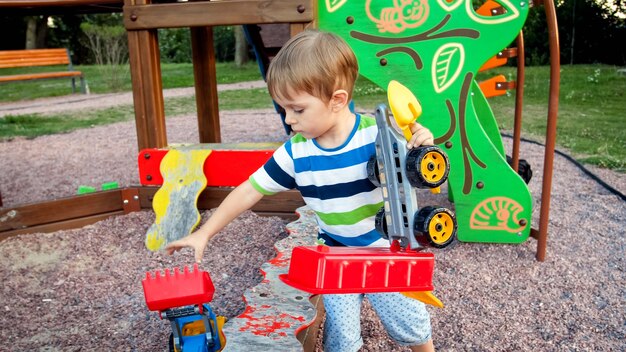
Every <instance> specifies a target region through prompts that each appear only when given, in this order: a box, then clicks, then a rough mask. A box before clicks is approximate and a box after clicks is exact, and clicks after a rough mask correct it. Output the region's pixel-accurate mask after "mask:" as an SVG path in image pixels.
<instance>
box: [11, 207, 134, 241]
mask: <svg viewBox="0 0 626 352" xmlns="http://www.w3.org/2000/svg"><path fill="white" fill-rule="evenodd" d="M115 215H124V212H123V211H114V212H110V213H105V214H98V215H93V216H86V217H82V218H77V219H70V220H65V221H58V222H53V223H50V224H43V225H37V226H31V227H27V228H23V229H17V230H11V231H2V232H0V241H3V240H5V239H7V238H9V237H13V236H17V235H23V234H28V233H39V232H44V233H48V232H56V231H61V230H71V229H77V228H81V227H83V226H87V225H91V224H93V223H96V222H98V221H100V220H104V219H107V218H109V217H111V216H115Z"/></svg>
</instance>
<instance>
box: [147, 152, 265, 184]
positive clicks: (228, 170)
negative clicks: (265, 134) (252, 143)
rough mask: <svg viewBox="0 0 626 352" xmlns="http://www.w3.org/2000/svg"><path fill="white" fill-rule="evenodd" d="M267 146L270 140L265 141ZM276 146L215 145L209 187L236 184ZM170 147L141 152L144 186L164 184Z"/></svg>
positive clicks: (210, 159)
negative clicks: (164, 165) (163, 172)
mask: <svg viewBox="0 0 626 352" xmlns="http://www.w3.org/2000/svg"><path fill="white" fill-rule="evenodd" d="M265 146H267V144H266V145H265ZM274 150H275V149H272V148H268V149H262V150H249V149H241V150H235V149H232V150H231V149H223V150H222V149H213V150H212V152H211V154H210V155H209V156H208V158H207V159H206V161H205V163H204V174H205V176H206V178H207V187H209V186H213V187H236V186H239V185H240V184H241V183H242V182H243V181H245V180H247V179H248V177H250V175H252V173H254V172H255V171H256V170H257V169H258V168H260V167H261V166H263V164H265V162H266V161H267V160H268V159H269V158H270V157H271V156H272V154H273V153H274ZM168 151H169V149H156V148H152V149H144V150H142V151H140V152H139V157H138V164H139V182H140V183H141V184H142V185H143V186H160V185H162V184H163V176H162V175H161V171H160V166H161V160H163V157H164V156H165V154H167V152H168Z"/></svg>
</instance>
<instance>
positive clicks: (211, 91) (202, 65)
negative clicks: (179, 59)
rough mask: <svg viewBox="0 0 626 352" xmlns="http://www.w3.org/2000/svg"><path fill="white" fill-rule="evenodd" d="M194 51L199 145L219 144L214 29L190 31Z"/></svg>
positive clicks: (203, 28) (197, 28)
mask: <svg viewBox="0 0 626 352" xmlns="http://www.w3.org/2000/svg"><path fill="white" fill-rule="evenodd" d="M191 49H192V57H193V75H194V80H195V88H196V107H197V109H198V131H199V134H200V143H220V142H221V132H220V115H219V105H218V100H217V77H216V71H215V49H214V48H213V27H211V26H205V27H191Z"/></svg>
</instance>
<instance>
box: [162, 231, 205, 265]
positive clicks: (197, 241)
mask: <svg viewBox="0 0 626 352" xmlns="http://www.w3.org/2000/svg"><path fill="white" fill-rule="evenodd" d="M208 241H209V239H208V236H206V235H204V234H203V233H201V232H199V231H196V232H194V233H192V234H190V235H189V236H186V237H183V238H181V239H180V240H178V241H174V242H171V243H170V244H168V245H167V246H165V251H167V254H169V255H172V254H174V252H177V251H179V250H181V249H183V248H185V247H190V248H193V250H194V254H195V258H196V263H200V262H201V261H202V255H203V254H204V248H205V247H206V245H207V242H208Z"/></svg>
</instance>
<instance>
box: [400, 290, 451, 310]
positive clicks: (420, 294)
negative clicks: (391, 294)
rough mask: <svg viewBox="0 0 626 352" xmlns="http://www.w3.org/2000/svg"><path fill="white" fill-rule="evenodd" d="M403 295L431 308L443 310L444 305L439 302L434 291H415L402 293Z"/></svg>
mask: <svg viewBox="0 0 626 352" xmlns="http://www.w3.org/2000/svg"><path fill="white" fill-rule="evenodd" d="M400 293H402V294H403V295H405V296H407V297H409V298H413V299H416V300H418V301H420V302H422V303H425V304H430V305H431V306H434V307H437V308H443V303H442V302H441V301H440V300H439V298H437V297H435V295H434V294H433V293H432V291H414V292H400Z"/></svg>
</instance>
